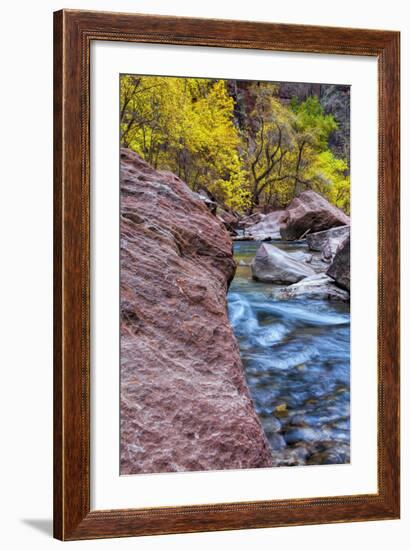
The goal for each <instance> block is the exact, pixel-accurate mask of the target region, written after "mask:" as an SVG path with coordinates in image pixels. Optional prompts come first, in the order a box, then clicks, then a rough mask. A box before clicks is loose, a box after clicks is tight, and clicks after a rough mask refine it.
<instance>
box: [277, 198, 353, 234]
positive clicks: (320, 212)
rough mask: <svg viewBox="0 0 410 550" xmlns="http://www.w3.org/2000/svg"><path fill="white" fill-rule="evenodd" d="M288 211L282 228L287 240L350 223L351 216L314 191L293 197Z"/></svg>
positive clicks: (281, 230) (281, 232)
mask: <svg viewBox="0 0 410 550" xmlns="http://www.w3.org/2000/svg"><path fill="white" fill-rule="evenodd" d="M286 212H287V217H286V219H285V220H284V225H283V227H281V229H280V235H281V238H282V239H284V240H285V241H294V240H298V239H301V238H303V237H305V236H306V235H307V234H309V233H316V232H317V231H324V230H325V229H331V228H332V227H339V226H341V225H349V224H350V219H349V217H348V216H346V214H345V213H344V212H342V210H340V209H339V208H337V207H336V206H334V205H333V204H330V203H329V202H328V201H327V200H326V199H325V198H324V197H322V196H321V195H319V194H318V193H315V192H314V191H303V193H301V194H300V195H299V196H297V197H295V198H294V199H293V201H292V202H291V203H290V205H289V206H288V208H287V209H286Z"/></svg>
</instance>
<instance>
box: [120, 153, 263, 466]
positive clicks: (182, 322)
mask: <svg viewBox="0 0 410 550" xmlns="http://www.w3.org/2000/svg"><path fill="white" fill-rule="evenodd" d="M234 272H235V262H234V260H233V257H232V243H231V240H230V238H229V235H228V233H227V231H226V230H225V229H224V227H223V225H222V224H221V223H220V222H219V221H218V220H217V218H216V217H215V216H214V215H213V214H212V213H211V212H210V211H209V210H208V208H207V206H206V204H204V201H203V200H201V199H199V198H198V197H196V196H195V195H194V194H193V193H192V192H191V191H190V190H189V189H188V187H187V185H186V184H185V183H184V182H183V181H181V180H180V179H179V178H177V177H176V176H174V175H173V174H171V173H169V172H157V171H156V170H154V169H153V168H151V167H150V166H149V165H148V164H147V163H145V162H144V161H143V160H142V159H141V158H140V157H139V156H138V155H136V154H135V153H133V152H132V151H130V150H127V149H122V150H121V474H137V473H149V472H171V471H195V470H211V469H212V470H220V469H229V468H258V467H267V466H270V465H272V456H271V450H270V448H269V444H268V441H267V439H266V436H265V434H264V432H263V429H262V426H261V423H260V421H259V419H258V417H257V415H256V412H255V409H254V406H253V403H252V400H251V397H250V394H249V390H248V387H247V384H246V381H245V377H244V371H243V367H242V363H241V359H240V356H239V349H238V345H237V342H236V340H235V337H234V335H233V332H232V329H231V326H230V324H229V321H228V318H227V312H226V291H227V287H228V284H229V282H230V280H231V279H232V277H233V275H234Z"/></svg>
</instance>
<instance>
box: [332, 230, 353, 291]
mask: <svg viewBox="0 0 410 550" xmlns="http://www.w3.org/2000/svg"><path fill="white" fill-rule="evenodd" d="M326 273H327V275H329V276H330V277H332V279H334V280H335V281H336V283H337V284H338V285H339V286H341V287H342V288H346V289H347V290H349V291H350V235H349V236H348V237H346V239H345V240H344V241H343V242H342V243H341V245H340V246H339V248H338V250H337V252H336V254H335V257H334V258H333V262H332V264H331V266H330V267H329V269H328V270H327V271H326Z"/></svg>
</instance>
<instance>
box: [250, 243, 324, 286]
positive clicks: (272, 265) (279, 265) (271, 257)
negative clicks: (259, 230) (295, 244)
mask: <svg viewBox="0 0 410 550" xmlns="http://www.w3.org/2000/svg"><path fill="white" fill-rule="evenodd" d="M251 268H252V276H253V278H254V279H256V280H258V281H263V282H266V283H277V284H291V283H296V282H297V281H300V280H301V279H303V278H304V277H308V276H309V275H314V273H315V271H314V270H313V269H312V268H311V267H310V266H309V265H308V264H306V263H302V262H300V261H297V260H295V259H294V258H292V255H291V254H288V253H287V252H284V251H283V250H280V249H279V248H277V247H276V246H274V245H271V244H261V246H260V247H259V249H258V251H257V253H256V256H255V258H254V259H253V261H252V264H251Z"/></svg>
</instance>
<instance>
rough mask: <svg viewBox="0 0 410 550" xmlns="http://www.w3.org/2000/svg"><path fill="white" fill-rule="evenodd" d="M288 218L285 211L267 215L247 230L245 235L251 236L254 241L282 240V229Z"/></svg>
mask: <svg viewBox="0 0 410 550" xmlns="http://www.w3.org/2000/svg"><path fill="white" fill-rule="evenodd" d="M286 217H287V213H286V211H285V210H278V211H277V212H271V213H270V214H267V215H266V216H265V217H264V218H263V219H262V220H261V221H260V222H259V223H256V224H254V225H251V226H250V227H248V228H247V229H245V235H247V236H251V237H252V238H253V239H254V240H256V241H257V240H261V241H263V240H264V239H268V238H270V239H280V228H281V227H283V225H284V220H285V219H286Z"/></svg>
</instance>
